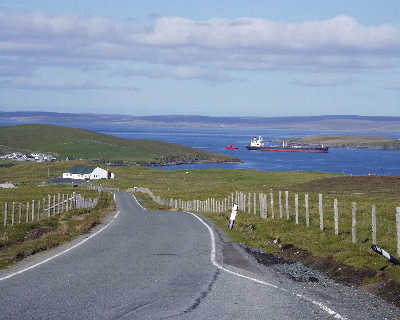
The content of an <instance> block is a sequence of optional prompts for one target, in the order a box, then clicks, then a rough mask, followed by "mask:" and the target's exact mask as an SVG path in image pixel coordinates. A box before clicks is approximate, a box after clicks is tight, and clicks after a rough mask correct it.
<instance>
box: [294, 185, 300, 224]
mask: <svg viewBox="0 0 400 320" xmlns="http://www.w3.org/2000/svg"><path fill="white" fill-rule="evenodd" d="M294 206H295V209H296V224H299V194H298V193H296V194H295V195H294Z"/></svg>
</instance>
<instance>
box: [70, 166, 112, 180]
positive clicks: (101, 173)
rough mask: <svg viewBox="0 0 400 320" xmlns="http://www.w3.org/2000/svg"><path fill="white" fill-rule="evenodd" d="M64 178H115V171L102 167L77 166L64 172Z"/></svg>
mask: <svg viewBox="0 0 400 320" xmlns="http://www.w3.org/2000/svg"><path fill="white" fill-rule="evenodd" d="M63 178H64V179H75V180H98V179H114V173H112V172H111V171H107V170H105V169H102V168H100V167H94V166H75V167H73V168H72V169H71V170H70V171H69V172H64V173H63Z"/></svg>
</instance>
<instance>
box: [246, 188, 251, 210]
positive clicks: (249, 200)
mask: <svg viewBox="0 0 400 320" xmlns="http://www.w3.org/2000/svg"><path fill="white" fill-rule="evenodd" d="M247 212H248V213H251V194H250V192H249V199H248V208H247Z"/></svg>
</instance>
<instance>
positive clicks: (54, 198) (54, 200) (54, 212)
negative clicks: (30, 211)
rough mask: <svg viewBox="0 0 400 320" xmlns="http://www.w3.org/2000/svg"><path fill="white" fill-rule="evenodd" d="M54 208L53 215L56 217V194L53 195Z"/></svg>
mask: <svg viewBox="0 0 400 320" xmlns="http://www.w3.org/2000/svg"><path fill="white" fill-rule="evenodd" d="M53 206H54V209H53V214H54V215H56V195H55V194H54V195H53Z"/></svg>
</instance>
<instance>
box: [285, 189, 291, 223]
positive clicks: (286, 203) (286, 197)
mask: <svg viewBox="0 0 400 320" xmlns="http://www.w3.org/2000/svg"><path fill="white" fill-rule="evenodd" d="M285 207H286V208H285V209H286V220H289V219H290V213H289V191H285Z"/></svg>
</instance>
